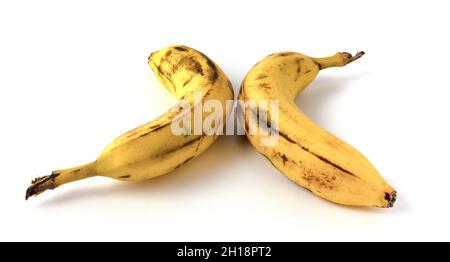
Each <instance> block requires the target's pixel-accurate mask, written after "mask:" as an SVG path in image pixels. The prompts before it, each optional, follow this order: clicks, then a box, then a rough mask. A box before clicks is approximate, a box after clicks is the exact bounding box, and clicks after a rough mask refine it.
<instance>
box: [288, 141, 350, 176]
mask: <svg viewBox="0 0 450 262" xmlns="http://www.w3.org/2000/svg"><path fill="white" fill-rule="evenodd" d="M279 134H280V136H281V137H283V138H284V139H286V140H287V141H289V142H290V143H293V144H296V145H298V146H299V147H300V148H301V149H303V150H305V151H306V152H308V153H310V154H312V155H314V156H315V157H317V158H318V159H320V160H322V161H323V162H325V163H327V164H329V165H331V166H333V167H334V168H336V169H338V170H340V171H342V172H344V173H346V174H349V175H351V176H355V175H354V174H353V173H351V172H349V171H347V170H345V169H344V168H342V167H340V166H338V165H336V164H335V163H333V162H331V161H330V160H328V159H326V158H324V157H323V156H320V155H318V154H316V153H314V152H311V151H310V150H309V149H308V148H306V147H304V146H302V145H300V144H299V143H297V142H296V141H294V140H292V139H291V138H289V137H288V135H287V134H285V133H282V132H279ZM355 177H357V176H355Z"/></svg>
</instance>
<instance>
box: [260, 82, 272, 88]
mask: <svg viewBox="0 0 450 262" xmlns="http://www.w3.org/2000/svg"><path fill="white" fill-rule="evenodd" d="M258 86H259V87H261V88H264V89H268V88H270V85H269V84H268V83H260V84H259V85H258Z"/></svg>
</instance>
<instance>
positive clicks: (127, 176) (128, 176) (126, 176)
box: [119, 175, 131, 178]
mask: <svg viewBox="0 0 450 262" xmlns="http://www.w3.org/2000/svg"><path fill="white" fill-rule="evenodd" d="M130 177H131V176H130V175H125V176H119V178H130Z"/></svg>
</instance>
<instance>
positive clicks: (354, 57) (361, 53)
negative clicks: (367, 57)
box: [341, 51, 365, 65]
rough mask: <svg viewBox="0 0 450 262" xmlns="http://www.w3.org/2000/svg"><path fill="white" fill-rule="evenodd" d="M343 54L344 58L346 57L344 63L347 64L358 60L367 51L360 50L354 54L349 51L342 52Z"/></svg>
mask: <svg viewBox="0 0 450 262" xmlns="http://www.w3.org/2000/svg"><path fill="white" fill-rule="evenodd" d="M341 54H342V55H343V56H344V59H345V62H344V65H347V64H350V63H351V62H353V61H355V60H358V59H359V58H360V57H362V56H363V55H364V54H365V53H364V51H360V52H357V53H356V54H355V55H354V56H353V55H351V54H350V53H347V52H342V53H341Z"/></svg>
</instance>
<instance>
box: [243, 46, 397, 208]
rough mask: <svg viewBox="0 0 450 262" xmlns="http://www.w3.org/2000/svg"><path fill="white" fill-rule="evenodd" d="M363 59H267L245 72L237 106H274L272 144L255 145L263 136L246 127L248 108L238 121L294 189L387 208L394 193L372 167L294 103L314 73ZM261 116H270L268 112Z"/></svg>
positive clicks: (347, 202)
mask: <svg viewBox="0 0 450 262" xmlns="http://www.w3.org/2000/svg"><path fill="white" fill-rule="evenodd" d="M363 54H364V53H362V52H360V53H358V54H357V55H356V56H354V57H352V56H351V55H350V54H348V53H337V54H336V55H334V56H330V57H325V58H311V57H308V56H306V55H303V54H300V53H296V52H281V53H276V54H272V55H269V56H268V57H266V58H264V59H263V60H262V61H260V62H259V63H257V64H256V65H255V66H254V67H253V68H252V69H251V70H250V71H249V72H248V74H247V76H246V77H245V79H244V81H243V82H242V86H241V90H240V92H239V93H240V94H239V100H240V101H241V100H243V101H247V100H253V101H255V102H257V103H258V102H259V101H261V100H265V101H268V100H271V99H272V100H279V112H280V114H279V122H278V123H277V124H278V129H279V130H277V131H278V132H279V140H278V143H277V144H275V145H274V146H263V145H261V142H260V141H261V138H262V137H263V136H264V133H260V132H258V133H256V134H251V133H250V132H249V130H248V126H249V121H250V120H251V119H253V120H255V118H256V117H257V115H256V114H255V113H254V112H253V111H252V109H251V108H248V107H246V108H244V110H243V111H242V112H244V117H241V119H243V120H244V121H245V123H244V124H245V126H246V135H247V138H248V139H249V141H250V142H251V144H252V145H253V146H254V147H255V148H256V149H257V150H258V151H259V152H260V153H261V154H263V155H264V156H266V157H267V158H268V159H269V160H270V161H271V162H272V163H273V165H274V166H275V167H276V168H278V169H279V170H280V171H281V172H282V173H283V174H285V175H286V176H287V177H288V178H290V179H291V180H293V181H294V182H296V183H297V184H299V185H300V186H302V187H305V188H307V189H309V190H310V191H312V192H313V193H314V194H316V195H318V196H320V197H323V198H325V199H327V200H330V201H332V202H335V203H339V204H344V205H355V206H374V207H392V206H393V204H394V202H395V199H396V192H395V190H394V189H393V188H392V187H391V186H390V185H389V184H388V183H387V182H386V181H385V180H384V179H383V177H382V176H381V175H380V174H379V173H378V172H377V170H376V169H375V168H374V167H373V165H372V164H371V163H370V162H369V161H368V160H367V159H366V158H365V157H364V156H363V155H362V154H361V153H360V152H358V151H357V150H356V149H354V148H353V147H352V146H350V145H349V144H347V143H346V142H344V141H342V140H341V139H339V138H337V137H336V136H334V135H332V134H330V133H328V132H327V131H325V130H324V129H322V128H321V127H320V126H318V125H317V124H316V123H314V122H313V121H312V120H311V119H309V118H308V117H307V116H306V115H305V114H304V113H303V112H302V111H301V110H300V109H299V108H298V107H297V105H296V104H295V103H294V98H295V97H296V96H297V94H298V93H300V92H301V91H302V90H303V89H304V88H305V87H306V86H308V85H309V84H310V83H311V82H312V81H313V80H314V79H315V78H316V76H317V74H318V73H319V71H320V70H322V69H325V68H329V67H342V66H344V65H346V64H348V63H350V62H352V61H354V60H356V59H358V58H359V57H361V56H362V55H363ZM267 110H268V111H269V112H268V115H269V116H270V114H271V113H270V110H271V108H270V107H269V108H268V109H267Z"/></svg>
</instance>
